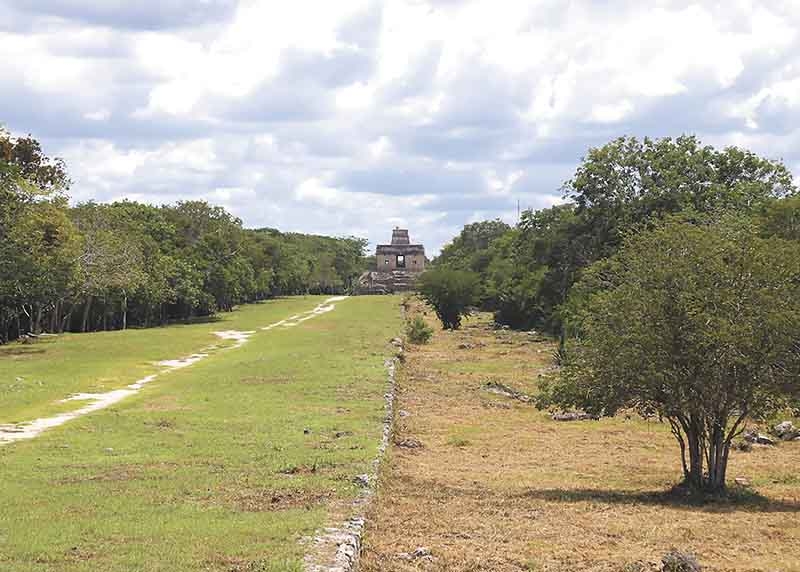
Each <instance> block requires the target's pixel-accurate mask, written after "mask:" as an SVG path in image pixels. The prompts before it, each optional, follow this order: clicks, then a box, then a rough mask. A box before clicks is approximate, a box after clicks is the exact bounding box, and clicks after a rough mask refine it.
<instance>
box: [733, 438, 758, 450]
mask: <svg viewBox="0 0 800 572" xmlns="http://www.w3.org/2000/svg"><path fill="white" fill-rule="evenodd" d="M733 448H734V450H736V451H741V452H742V453H749V452H750V451H752V450H753V444H752V443H750V442H749V441H744V440H742V441H737V442H736V443H734V444H733Z"/></svg>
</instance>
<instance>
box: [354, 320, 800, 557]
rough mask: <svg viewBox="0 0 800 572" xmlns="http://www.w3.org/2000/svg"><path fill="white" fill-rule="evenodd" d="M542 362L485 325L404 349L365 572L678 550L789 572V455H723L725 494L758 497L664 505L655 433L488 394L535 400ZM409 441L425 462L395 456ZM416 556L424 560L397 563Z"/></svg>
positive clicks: (665, 459)
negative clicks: (733, 490) (742, 484)
mask: <svg viewBox="0 0 800 572" xmlns="http://www.w3.org/2000/svg"><path fill="white" fill-rule="evenodd" d="M411 311H412V312H420V311H421V307H420V306H419V305H412V309H411ZM412 315H413V314H412ZM426 319H428V320H429V321H430V323H431V325H436V324H435V322H434V320H433V319H432V316H427V317H426ZM437 327H438V325H437ZM463 346H466V347H463ZM459 348H462V349H459ZM553 350H554V345H553V343H552V342H550V341H547V340H543V339H542V338H541V337H540V336H537V335H532V334H528V333H517V332H508V331H502V330H499V331H498V330H493V329H491V327H490V323H489V317H488V316H487V315H481V316H480V317H477V318H473V319H471V320H470V321H468V322H467V323H466V324H465V327H464V328H463V329H462V330H461V331H459V332H442V331H440V330H438V329H437V332H436V334H435V336H434V339H433V341H432V343H431V344H429V345H425V346H410V347H408V351H407V352H406V356H405V357H406V360H405V364H404V366H403V367H402V368H400V370H399V371H398V403H397V406H396V411H397V412H398V413H397V414H396V417H395V425H396V436H395V444H394V445H393V446H392V448H391V451H390V455H389V458H388V462H387V463H386V464H385V466H384V470H383V474H382V477H381V484H380V487H379V492H378V495H377V498H376V499H375V502H374V503H373V504H372V506H371V508H370V510H369V512H368V523H367V533H366V537H365V543H364V550H363V556H362V561H361V570H362V571H363V572H378V571H381V572H391V571H409V570H431V571H445V570H446V571H484V570H485V571H490V570H491V571H500V572H516V571H524V570H547V571H557V572H566V571H575V570H597V571H608V572H611V571H621V570H624V569H625V568H626V567H630V566H631V565H634V564H635V563H647V562H651V561H660V559H661V557H662V556H663V555H664V554H665V553H666V552H667V551H669V550H670V549H671V548H673V547H674V548H677V549H679V550H682V551H688V552H692V553H694V554H696V555H697V557H698V559H699V560H700V562H701V564H703V566H704V569H705V570H715V571H742V572H743V571H755V570H759V571H765V572H766V571H775V570H782V571H792V570H795V571H797V570H800V542H798V540H800V488H799V487H798V486H797V479H796V476H797V475H798V471H800V443H796V442H790V443H781V444H780V445H779V446H778V447H769V448H757V449H756V448H754V449H753V450H752V451H751V452H738V451H737V452H734V453H732V459H731V466H730V469H729V476H730V482H731V485H732V486H733V479H734V477H737V476H744V477H746V478H747V479H748V481H749V482H750V483H752V486H753V488H752V489H748V490H744V489H743V490H742V491H741V495H740V497H739V498H738V499H736V500H732V501H728V502H722V503H710V504H709V503H706V504H696V503H692V502H689V501H687V500H686V499H682V498H680V497H676V496H675V495H674V494H668V493H669V491H670V490H671V488H672V487H673V485H675V483H676V482H677V480H678V479H679V477H680V465H679V463H680V461H679V456H678V451H677V445H676V444H675V442H674V440H673V438H672V437H671V435H670V434H669V431H668V429H667V428H666V427H665V426H663V425H662V424H660V423H658V422H656V421H645V420H642V419H639V418H636V417H631V418H630V419H626V418H624V416H623V417H622V418H615V419H610V420H609V419H605V420H600V421H595V420H583V421H554V420H552V419H551V418H550V415H548V414H547V413H545V412H540V411H537V410H536V409H535V408H534V407H533V406H532V405H531V404H529V403H526V402H524V401H521V400H520V399H518V398H514V396H506V395H503V394H502V393H495V392H490V391H487V390H486V387H487V384H492V385H489V387H498V386H500V385H501V386H503V387H508V388H513V389H514V391H516V392H519V393H522V394H525V395H535V393H536V383H537V379H538V376H539V375H540V374H541V373H543V372H545V371H547V370H548V369H550V368H551V367H552V362H551V360H552V351H553ZM415 441H416V442H421V443H423V444H424V447H413V448H410V447H406V446H403V445H402V444H403V443H410V442H415ZM423 547H424V548H426V549H428V550H429V551H430V556H429V557H428V556H425V557H419V558H417V557H413V556H412V557H411V558H409V557H408V555H409V554H412V555H413V553H414V551H415V550H417V549H418V548H423ZM629 569H630V568H629Z"/></svg>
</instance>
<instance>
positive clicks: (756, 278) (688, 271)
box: [434, 136, 800, 491]
mask: <svg viewBox="0 0 800 572" xmlns="http://www.w3.org/2000/svg"><path fill="white" fill-rule="evenodd" d="M563 190H564V195H565V198H566V199H567V202H566V203H565V204H562V205H557V206H554V207H551V208H548V209H542V210H539V211H532V210H528V211H525V212H524V213H523V214H522V216H521V219H520V221H519V224H518V225H517V226H516V228H513V229H504V228H503V225H502V223H499V222H498V221H485V222H483V223H473V224H471V225H468V226H466V227H465V228H464V231H463V232H462V233H461V234H460V235H459V236H458V237H456V238H455V239H454V241H453V242H452V243H451V244H450V245H448V246H447V247H445V248H444V249H443V252H442V256H441V257H440V258H439V259H438V260H437V268H438V269H440V270H441V271H442V272H444V271H447V270H452V269H456V270H463V269H469V270H471V271H473V272H476V273H477V274H478V276H479V278H478V281H479V283H480V295H479V303H480V305H481V307H482V308H483V309H484V310H490V311H492V312H493V313H494V318H495V320H496V321H497V322H499V323H501V324H506V325H509V326H511V327H512V328H516V329H530V328H536V329H541V330H544V331H547V332H550V333H552V334H555V335H557V336H559V338H560V344H559V347H558V349H557V351H556V352H555V353H554V355H555V356H556V358H557V362H558V365H563V366H566V367H565V368H564V375H563V377H562V378H561V379H560V381H554V382H553V384H552V385H551V386H550V387H549V388H548V389H549V390H551V391H550V395H545V396H543V397H542V403H544V404H547V403H555V404H560V405H563V406H567V405H573V406H574V405H579V406H582V407H584V408H585V409H587V411H590V412H596V413H602V414H609V415H610V414H613V413H615V412H616V411H617V410H619V409H620V408H633V409H636V410H638V411H639V412H640V413H642V414H645V415H654V414H657V415H660V416H661V417H662V418H664V419H667V420H668V421H670V423H671V426H672V429H673V432H674V434H675V437H676V438H677V439H678V441H679V443H680V445H681V449H682V451H683V453H684V455H683V459H684V473H685V480H686V482H687V484H688V485H689V486H690V487H692V488H694V489H703V490H711V491H719V490H721V489H722V488H724V486H725V476H726V463H727V458H728V454H729V449H730V444H731V440H732V439H733V437H734V436H735V435H736V434H737V433H738V432H739V431H740V430H741V427H742V424H743V423H744V422H745V420H746V419H747V418H748V417H752V416H758V415H760V414H765V413H767V412H769V411H776V410H777V409H779V408H780V407H785V406H788V407H790V408H791V407H792V406H794V407H796V406H797V403H798V399H797V382H796V379H797V378H796V377H795V378H792V377H791V376H792V375H795V376H796V375H797V373H796V372H797V368H796V362H797V360H798V356H797V353H798V348H797V346H796V340H797V339H798V332H800V314H798V313H797V312H796V311H795V310H793V309H791V308H790V306H791V304H792V301H793V300H796V299H797V294H798V292H797V280H798V274H797V273H796V272H795V269H796V265H797V264H798V262H797V251H796V248H797V241H798V239H800V197H798V195H797V189H796V187H795V186H794V183H793V181H792V176H791V173H790V172H789V171H788V169H787V168H786V167H785V166H784V165H783V164H782V163H781V162H779V161H772V160H768V159H764V158H761V157H758V156H757V155H755V154H753V153H751V152H749V151H746V150H742V149H738V148H735V147H730V148H726V149H723V150H717V149H714V148H713V147H710V146H704V145H701V144H700V142H699V141H698V140H697V139H696V138H694V137H689V136H684V137H679V138H677V139H670V138H666V139H644V140H639V139H636V138H630V137H623V138H620V139H617V140H614V141H612V142H610V143H608V144H606V145H604V146H602V147H599V148H595V149H590V150H589V152H588V154H587V156H586V158H585V159H584V160H583V161H582V163H581V165H580V166H579V167H578V169H577V171H576V173H575V175H574V176H573V178H572V179H571V180H570V181H569V182H567V183H566V184H565V186H564V189H563ZM665 221H669V222H665ZM679 221H680V222H679ZM665 225H666V226H665ZM684 240H685V241H686V242H685V243H684V242H682V241H684ZM623 245H624V250H625V252H624V253H623V252H621V250H620V249H622V248H623ZM434 306H435V305H434ZM793 336H794V337H793ZM792 379H794V380H795V381H791V380H792Z"/></svg>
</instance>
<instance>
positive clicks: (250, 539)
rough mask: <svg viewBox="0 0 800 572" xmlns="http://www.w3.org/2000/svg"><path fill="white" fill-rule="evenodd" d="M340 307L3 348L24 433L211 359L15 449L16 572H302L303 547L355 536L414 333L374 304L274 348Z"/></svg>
mask: <svg viewBox="0 0 800 572" xmlns="http://www.w3.org/2000/svg"><path fill="white" fill-rule="evenodd" d="M322 300H324V298H322V297H316V296H312V297H303V298H300V297H298V298H282V299H280V300H272V301H268V302H264V303H260V304H251V305H247V306H243V307H242V308H241V309H239V310H237V311H236V312H232V313H225V314H223V315H221V316H220V318H219V321H218V322H217V323H215V324H213V325H212V324H193V325H176V326H169V327H166V328H162V329H158V330H140V331H133V330H130V331H127V332H122V331H117V332H101V333H97V334H91V335H83V334H76V335H69V334H67V335H64V336H58V337H52V338H46V339H43V340H41V341H37V342H36V343H35V344H31V345H19V346H18V345H16V344H15V345H7V346H5V347H3V348H0V368H3V369H4V370H5V373H2V374H0V392H1V393H0V395H2V397H0V399H2V400H3V403H4V407H3V411H4V412H5V410H6V408H5V403H6V401H5V397H6V395H17V394H19V395H20V399H19V400H18V401H17V403H19V404H20V408H19V409H17V412H18V413H17V418H19V415H20V414H21V413H19V412H22V413H25V414H28V413H32V412H34V410H36V411H38V412H46V411H47V408H48V407H50V406H52V405H53V403H52V401H54V399H60V398H62V397H65V396H66V395H68V394H69V393H72V392H79V391H108V390H110V389H114V388H117V387H123V386H124V385H125V384H127V383H130V382H131V381H133V380H134V379H140V378H141V377H142V375H146V374H148V373H152V366H150V365H148V362H150V360H156V359H174V358H178V357H181V356H185V355H187V353H191V352H197V351H200V350H203V351H205V352H207V353H209V354H210V355H209V357H208V358H206V359H204V360H202V361H200V362H199V363H197V364H195V365H193V366H191V367H188V368H184V369H180V370H175V371H171V372H169V373H165V374H162V375H160V376H159V377H158V379H157V380H155V381H154V382H153V383H151V384H149V385H147V386H146V387H145V388H144V389H143V390H142V391H141V392H140V393H139V394H138V395H136V396H133V397H129V398H127V399H125V400H124V401H121V402H119V403H117V404H116V405H114V407H113V408H109V409H105V410H102V411H97V412H95V413H92V414H91V415H87V416H85V417H81V418H79V419H76V420H73V421H70V422H69V423H67V424H65V425H63V426H61V427H57V428H53V429H50V430H48V431H46V432H44V433H42V434H41V435H40V436H39V437H37V438H36V439H33V440H30V441H23V442H18V443H14V444H8V445H4V446H0V471H1V472H2V475H3V477H2V479H3V481H2V482H3V486H2V487H0V530H3V531H4V533H3V534H0V569H2V570H14V571H15V572H28V571H31V572H32V571H34V570H35V571H37V572H39V571H43V572H66V571H69V572H82V571H95V570H104V571H108V572H118V571H129V570H148V571H151V572H166V571H172V570H186V571H208V572H230V571H232V570H242V571H245V570H265V571H273V570H274V571H276V572H277V571H285V570H298V571H299V570H302V568H303V565H302V557H303V553H304V550H306V549H307V547H306V546H304V545H302V544H300V543H299V542H298V540H299V539H300V538H301V537H303V536H307V535H311V534H313V533H314V531H315V530H318V529H320V528H322V527H323V526H325V525H328V524H329V523H330V522H335V521H338V519H339V518H340V516H339V514H340V513H339V512H338V511H339V509H340V506H343V505H347V504H349V503H350V502H352V501H353V500H354V499H355V498H356V496H357V495H358V493H359V489H358V487H357V486H356V485H354V484H352V481H353V478H354V477H355V476H356V475H358V474H361V473H364V472H367V471H369V470H370V467H371V466H372V465H371V464H372V461H373V460H374V458H375V456H376V454H377V449H378V444H379V442H380V436H381V431H382V423H381V421H382V419H383V417H384V414H383V411H384V406H385V404H384V398H383V395H384V393H385V391H386V370H385V367H384V363H383V362H384V358H385V357H387V356H389V355H391V353H392V352H391V348H390V347H389V345H388V340H389V339H390V338H391V337H393V336H395V335H396V334H397V332H398V330H399V329H400V328H401V325H402V322H401V318H400V312H399V309H398V303H399V300H398V298H397V297H394V296H363V297H357V298H350V299H348V300H346V301H343V302H339V303H338V304H337V306H336V309H335V310H334V311H332V312H328V313H325V314H323V315H320V316H317V317H315V318H314V319H312V320H309V321H305V322H303V323H301V324H300V325H298V326H296V327H293V328H281V327H278V328H273V329H271V330H269V331H261V330H259V328H260V327H262V326H266V325H268V324H272V323H275V322H277V321H279V320H282V319H284V318H287V317H288V316H291V315H294V314H298V313H300V312H303V311H307V310H311V309H312V308H313V307H314V306H316V305H317V304H319V303H320V302H321V301H322ZM212 329H214V330H232V329H233V330H257V332H256V333H255V334H254V335H253V336H252V337H251V338H250V340H249V341H248V342H247V343H246V344H244V345H243V346H242V347H239V348H236V349H226V350H222V349H221V348H220V349H217V350H208V349H207V348H208V346H209V345H210V344H214V345H219V344H222V345H223V347H229V346H225V345H224V344H225V343H226V342H220V341H219V340H218V339H217V338H216V337H215V336H213V335H212V334H211V330H212ZM149 336H153V339H152V340H150V341H148V337H149ZM227 343H228V344H230V343H231V342H227ZM30 349H36V350H38V351H37V352H35V353H34V352H28V353H25V354H24V355H21V354H20V353H18V352H17V351H15V350H26V351H27V350H30ZM54 362H56V363H54ZM81 363H86V369H85V370H82V369H80V367H79V364H81ZM23 368H24V369H23ZM15 371H18V372H20V373H22V372H24V373H22V375H23V376H24V379H23V380H22V381H18V380H16V379H15V377H14V376H13V372H15ZM8 373H12V375H8ZM49 387H50V388H53V389H50V390H48V389H47V388H49ZM23 394H24V397H23ZM54 396H55V397H54ZM23 401H25V402H28V403H29V405H27V406H25V405H23V404H22V402H23ZM84 404H85V403H81V402H70V404H69V407H70V408H78V407H81V406H83V405H84ZM23 407H27V409H25V410H24V411H23V409H22V408H23Z"/></svg>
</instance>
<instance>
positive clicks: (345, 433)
mask: <svg viewBox="0 0 800 572" xmlns="http://www.w3.org/2000/svg"><path fill="white" fill-rule="evenodd" d="M352 434H353V432H352V431H337V432H336V433H334V434H333V438H334V439H341V438H342V437H350V436H351V435H352Z"/></svg>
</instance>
